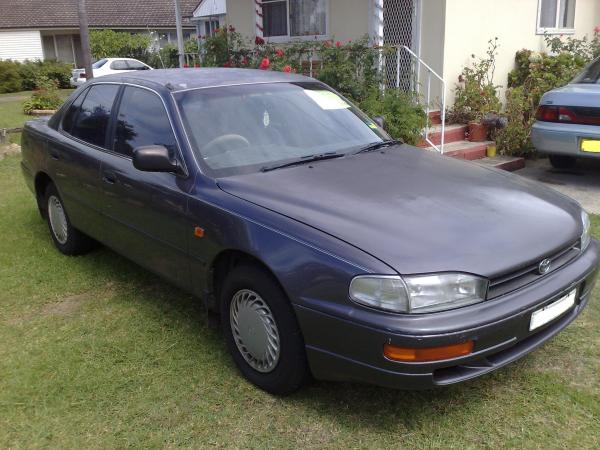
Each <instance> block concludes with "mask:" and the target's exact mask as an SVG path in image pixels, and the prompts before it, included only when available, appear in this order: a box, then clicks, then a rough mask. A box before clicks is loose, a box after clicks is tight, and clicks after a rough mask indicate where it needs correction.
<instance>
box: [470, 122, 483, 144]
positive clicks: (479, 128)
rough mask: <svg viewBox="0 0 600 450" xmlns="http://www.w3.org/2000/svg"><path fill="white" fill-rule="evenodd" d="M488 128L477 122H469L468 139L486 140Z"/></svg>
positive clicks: (474, 140) (475, 140) (473, 140)
mask: <svg viewBox="0 0 600 450" xmlns="http://www.w3.org/2000/svg"><path fill="white" fill-rule="evenodd" d="M487 135H488V128H487V126H486V125H484V124H482V123H479V122H470V123H469V140H470V141H471V142H483V141H487Z"/></svg>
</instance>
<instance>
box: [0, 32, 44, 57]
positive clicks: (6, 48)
mask: <svg viewBox="0 0 600 450" xmlns="http://www.w3.org/2000/svg"><path fill="white" fill-rule="evenodd" d="M0 59H13V60H16V61H25V60H26V59H29V60H34V59H44V52H43V51H42V38H41V36H40V32H39V31H0Z"/></svg>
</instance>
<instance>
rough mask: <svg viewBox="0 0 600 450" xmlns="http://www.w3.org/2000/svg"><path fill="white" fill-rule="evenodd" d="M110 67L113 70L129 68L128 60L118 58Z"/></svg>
mask: <svg viewBox="0 0 600 450" xmlns="http://www.w3.org/2000/svg"><path fill="white" fill-rule="evenodd" d="M110 68H111V69H112V70H129V66H128V65H127V61H125V60H123V59H117V60H116V61H113V62H111V63H110Z"/></svg>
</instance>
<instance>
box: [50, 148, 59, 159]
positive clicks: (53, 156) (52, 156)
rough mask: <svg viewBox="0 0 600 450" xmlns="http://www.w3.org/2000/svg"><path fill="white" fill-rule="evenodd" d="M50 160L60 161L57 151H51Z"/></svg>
mask: <svg viewBox="0 0 600 450" xmlns="http://www.w3.org/2000/svg"><path fill="white" fill-rule="evenodd" d="M50 158H52V159H53V160H55V161H58V160H59V159H60V156H59V155H58V152H57V151H56V150H50Z"/></svg>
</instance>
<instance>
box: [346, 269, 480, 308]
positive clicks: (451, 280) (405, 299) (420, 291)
mask: <svg viewBox="0 0 600 450" xmlns="http://www.w3.org/2000/svg"><path fill="white" fill-rule="evenodd" d="M487 288H488V281H487V280H486V279H485V278H480V277H476V276H474V275H467V274H462V273H441V274H430V275H418V276H407V277H399V276H377V275H361V276H358V277H355V278H354V279H353V280H352V282H351V283H350V290H349V293H350V299H351V300H353V301H355V302H356V303H360V304H361V305H366V306H370V307H373V308H377V309H381V310H384V311H391V312H398V313H412V314H418V313H425V312H434V311H444V310H447V309H454V308H459V307H461V306H466V305H471V304H473V303H479V302H482V301H484V300H485V296H486V293H487Z"/></svg>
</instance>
